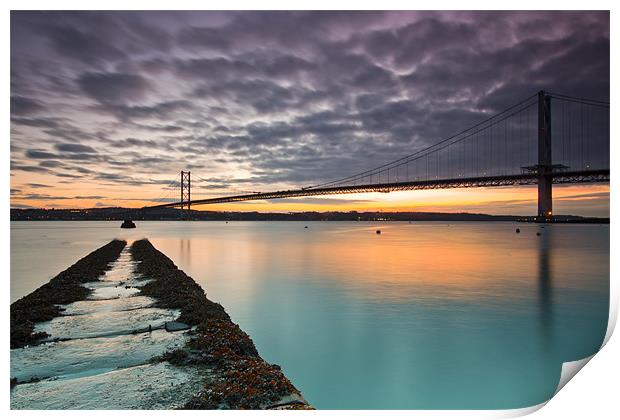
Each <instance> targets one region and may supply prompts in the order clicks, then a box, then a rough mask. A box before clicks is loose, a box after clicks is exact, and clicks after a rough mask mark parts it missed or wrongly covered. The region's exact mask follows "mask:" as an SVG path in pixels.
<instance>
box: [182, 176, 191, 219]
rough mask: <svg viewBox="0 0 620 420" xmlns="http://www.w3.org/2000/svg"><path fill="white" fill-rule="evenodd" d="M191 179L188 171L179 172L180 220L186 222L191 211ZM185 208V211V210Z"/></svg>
mask: <svg viewBox="0 0 620 420" xmlns="http://www.w3.org/2000/svg"><path fill="white" fill-rule="evenodd" d="M191 200H192V178H191V172H190V171H187V172H186V171H181V219H182V220H187V219H188V218H189V214H190V210H191V208H190V207H191ZM186 207H187V210H186V209H185V208H186Z"/></svg>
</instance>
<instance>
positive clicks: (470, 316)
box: [11, 221, 609, 409]
mask: <svg viewBox="0 0 620 420" xmlns="http://www.w3.org/2000/svg"><path fill="white" fill-rule="evenodd" d="M136 223H137V226H138V228H137V229H133V230H121V229H119V225H120V222H11V302H13V301H15V300H16V299H18V298H20V297H21V296H24V295H26V294H28V293H30V292H31V291H33V290H34V289H36V288H37V287H39V286H40V285H42V284H44V283H45V282H47V281H48V280H49V279H50V278H51V277H53V276H54V275H56V274H57V273H58V272H60V271H62V270H64V269H65V268H67V267H68V266H69V265H71V264H73V263H74V262H75V261H77V259H79V258H80V257H82V256H84V255H86V254H88V253H89V252H91V251H93V250H94V249H96V248H98V247H100V246H102V245H104V244H105V243H107V242H108V241H109V240H111V239H113V238H121V239H128V240H130V241H131V240H134V239H140V238H144V237H146V238H148V239H150V240H151V242H152V243H153V244H154V245H155V247H157V248H158V249H159V250H160V251H162V252H164V253H165V254H166V255H168V256H169V257H170V258H171V259H172V260H173V261H174V262H175V263H176V264H177V265H178V266H179V267H180V268H181V269H183V270H184V271H185V272H186V273H188V274H189V275H190V276H192V277H193V278H194V279H195V280H196V281H197V282H199V283H200V284H201V285H202V287H203V288H204V289H205V291H206V293H207V296H208V297H209V298H210V299H211V300H214V301H217V302H220V303H221V304H222V305H224V307H225V308H226V310H227V312H228V313H229V314H230V315H231V317H232V318H233V320H234V321H235V322H236V323H238V324H239V325H240V326H241V328H242V329H243V330H244V331H246V332H247V333H248V334H250V335H251V337H252V339H253V340H254V342H255V344H256V346H257V348H258V350H259V352H260V354H261V355H262V356H263V358H264V359H265V360H267V361H269V362H271V363H276V364H279V365H280V366H282V369H283V371H284V372H285V374H286V375H287V376H288V377H289V378H290V379H291V381H292V382H293V384H294V385H295V386H296V387H298V388H299V389H300V390H301V391H302V393H303V394H304V396H305V397H306V399H307V400H308V401H309V402H310V403H311V404H312V405H314V406H315V407H317V408H319V409H321V408H323V409H340V408H343V409H344V408H348V409H373V408H383V409H397V408H398V409H468V408H472V409H492V408H520V407H526V406H530V405H534V404H538V403H540V402H543V401H545V400H546V399H548V398H549V397H551V396H552V395H553V392H554V390H555V388H556V386H557V383H558V380H559V377H560V371H561V366H562V363H563V362H564V361H570V360H576V359H581V358H584V357H587V356H589V355H592V354H593V353H595V352H596V351H597V350H598V349H599V347H600V345H601V343H602V341H603V338H604V336H605V331H606V328H607V318H608V307H609V226H608V225H602V226H599V225H545V226H540V225H535V224H517V223H503V222H488V223H475V222H461V223H459V222H453V223H443V222H442V223H435V222H414V223H411V224H409V223H400V222H377V223H364V222H229V223H225V222H178V221H172V222H164V221H162V222H141V221H138V222H136ZM305 226H307V228H305ZM517 227H518V228H519V229H520V230H521V233H519V234H517V233H516V232H515V229H516V228H517ZM377 229H380V230H381V234H380V235H378V234H376V233H375V231H376V230H377ZM537 232H539V233H541V235H540V236H537V235H536V233H537Z"/></svg>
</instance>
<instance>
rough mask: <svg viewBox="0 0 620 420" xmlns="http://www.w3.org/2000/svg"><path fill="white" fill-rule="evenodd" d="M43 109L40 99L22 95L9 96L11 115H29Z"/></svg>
mask: <svg viewBox="0 0 620 420" xmlns="http://www.w3.org/2000/svg"><path fill="white" fill-rule="evenodd" d="M44 109H45V106H44V105H43V103H41V102H40V101H37V100H35V99H31V98H25V97H23V96H11V115H31V114H36V113H39V112H41V111H43V110H44Z"/></svg>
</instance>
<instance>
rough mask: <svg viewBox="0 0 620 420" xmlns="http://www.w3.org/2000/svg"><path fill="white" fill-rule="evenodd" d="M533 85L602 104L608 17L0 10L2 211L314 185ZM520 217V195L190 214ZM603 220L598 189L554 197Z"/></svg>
mask: <svg viewBox="0 0 620 420" xmlns="http://www.w3.org/2000/svg"><path fill="white" fill-rule="evenodd" d="M541 89H545V90H550V91H555V92H560V93H563V94H567V95H572V96H577V97H587V98H594V99H600V100H609V14H608V12H398V11H391V12H374V11H373V12H346V11H345V12H219V11H218V12H187V11H184V12H170V11H162V12H148V11H141V12H129V11H119V12H107V11H106V12H98V11H91V12H65V11H60V12H12V13H11V205H12V207H22V208H26V207H46V208H52V207H53V208H84V207H107V206H126V207H141V206H144V205H149V204H157V203H160V202H169V201H178V200H179V195H180V192H179V190H178V188H176V187H175V186H174V182H175V180H178V179H179V173H180V171H181V170H189V171H191V172H192V181H193V182H192V197H193V198H207V197H214V196H221V195H226V194H239V193H242V192H248V191H270V190H281V189H288V188H295V187H299V186H307V185H315V184H318V183H321V182H325V181H330V180H332V179H338V178H342V177H344V176H347V175H350V174H353V173H357V172H361V171H363V170H365V169H369V168H372V167H376V166H378V165H381V164H383V163H386V162H389V161H392V160H394V159H398V158H401V157H403V156H405V155H408V154H411V153H413V152H415V151H417V150H420V149H422V148H424V147H426V146H428V145H430V144H433V143H436V142H437V141H440V140H442V139H444V138H447V137H448V136H450V135H452V134H454V133H456V132H459V131H460V130H462V129H464V128H466V127H468V126H470V125H473V124H474V123H476V122H479V121H481V120H484V119H485V118H487V117H489V116H491V115H493V114H494V113H497V112H499V111H502V110H503V109H505V108H506V107H508V106H510V105H512V104H514V103H515V102H517V101H518V100H520V99H522V98H524V97H527V96H529V95H531V94H533V93H535V92H537V91H538V90H541ZM200 209H204V210H237V211H250V210H252V211H254V210H259V211H303V210H317V211H333V210H343V211H348V210H360V211H364V210H373V211H376V210H380V211H397V210H402V211H450V212H457V211H469V212H483V213H489V214H519V215H532V214H535V212H536V188H535V187H510V188H476V189H451V190H434V191H408V192H395V193H390V194H380V193H368V194H354V195H340V196H330V197H309V198H299V199H282V200H273V201H260V202H244V203H235V204H221V205H210V206H202V207H200ZM554 210H555V213H556V214H580V215H591V216H608V215H609V186H608V185H605V184H603V185H573V186H564V187H554Z"/></svg>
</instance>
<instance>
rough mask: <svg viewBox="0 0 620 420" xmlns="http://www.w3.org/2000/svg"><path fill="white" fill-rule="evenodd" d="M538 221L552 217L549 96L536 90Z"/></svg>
mask: <svg viewBox="0 0 620 420" xmlns="http://www.w3.org/2000/svg"><path fill="white" fill-rule="evenodd" d="M537 168H538V217H537V219H538V221H541V222H542V221H545V220H548V219H551V218H552V217H553V198H552V185H553V176H552V175H551V173H552V170H553V165H552V161H551V96H549V95H547V94H546V93H545V92H544V91H542V90H541V91H540V92H538V165H537Z"/></svg>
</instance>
